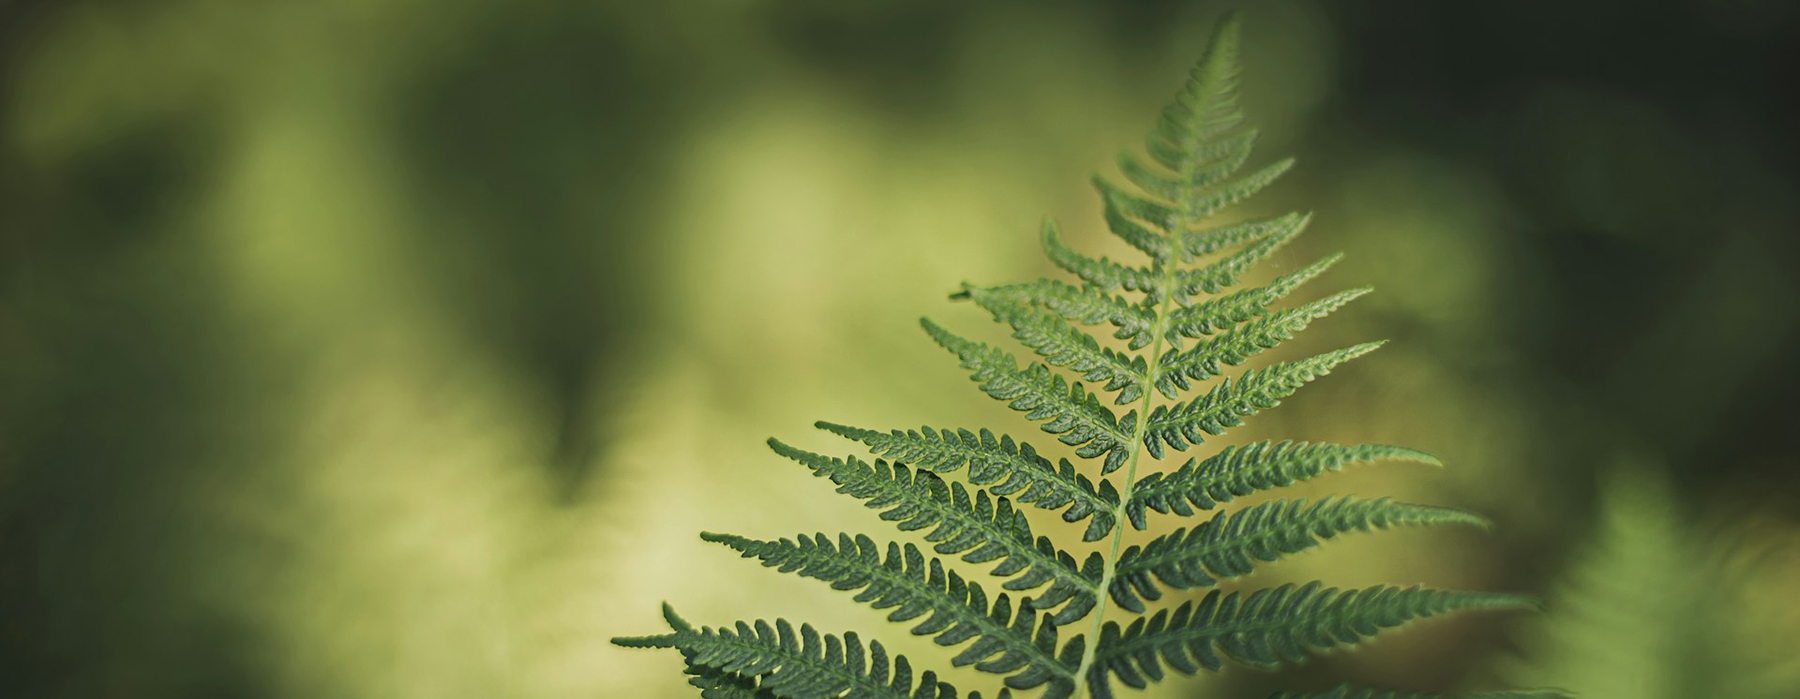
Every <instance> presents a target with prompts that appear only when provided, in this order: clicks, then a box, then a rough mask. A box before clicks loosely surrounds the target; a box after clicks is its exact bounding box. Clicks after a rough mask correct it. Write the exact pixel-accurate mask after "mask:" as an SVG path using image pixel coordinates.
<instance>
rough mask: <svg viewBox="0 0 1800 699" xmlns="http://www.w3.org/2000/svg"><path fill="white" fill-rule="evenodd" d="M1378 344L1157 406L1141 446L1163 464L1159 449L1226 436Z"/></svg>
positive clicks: (1250, 375)
mask: <svg viewBox="0 0 1800 699" xmlns="http://www.w3.org/2000/svg"><path fill="white" fill-rule="evenodd" d="M1382 344H1383V343H1381V342H1366V343H1363V344H1360V345H1356V346H1353V347H1346V348H1344V349H1341V350H1337V351H1334V352H1326V353H1325V354H1321V355H1316V356H1313V357H1309V358H1306V359H1301V360H1298V361H1293V362H1282V363H1279V364H1274V365H1270V366H1268V367H1265V368H1262V369H1251V370H1250V371H1246V372H1244V374H1243V376H1241V377H1239V378H1238V379H1237V380H1236V381H1232V380H1231V379H1225V380H1224V381H1222V382H1220V383H1219V385H1218V386H1216V387H1214V388H1213V390H1212V391H1211V392H1209V393H1207V394H1206V395H1204V396H1201V397H1199V398H1195V399H1194V400H1191V401H1188V402H1186V403H1178V404H1176V405H1174V406H1159V407H1157V408H1156V410H1155V411H1154V412H1152V413H1151V414H1150V417H1149V418H1148V420H1149V422H1148V424H1147V429H1146V433H1145V435H1144V446H1145V447H1146V448H1148V449H1149V450H1150V454H1151V455H1152V456H1155V457H1157V458H1162V455H1163V445H1164V444H1167V445H1169V447H1170V448H1172V449H1175V450H1176V451H1182V450H1185V449H1187V447H1188V445H1189V444H1199V443H1200V442H1202V441H1205V439H1206V436H1207V435H1214V436H1217V435H1220V434H1224V432H1225V430H1226V428H1229V427H1235V426H1237V425H1240V424H1243V421H1244V418H1246V417H1249V416H1251V415H1254V414H1256V413H1257V412H1258V411H1262V410H1267V409H1269V408H1273V407H1275V406H1277V405H1280V404H1281V399H1282V398H1286V397H1288V396H1290V395H1293V393H1294V391H1297V390H1299V389H1300V387H1301V386H1304V385H1306V384H1307V383H1309V382H1311V381H1312V380H1314V379H1316V378H1318V377H1320V376H1324V375H1326V374H1329V373H1331V370H1332V369H1333V368H1335V367H1337V365H1339V364H1342V363H1344V362H1347V361H1350V360H1352V359H1355V358H1357V357H1360V356H1362V355H1365V354H1368V353H1369V352H1372V351H1374V350H1375V348H1377V347H1380V346H1381V345H1382Z"/></svg>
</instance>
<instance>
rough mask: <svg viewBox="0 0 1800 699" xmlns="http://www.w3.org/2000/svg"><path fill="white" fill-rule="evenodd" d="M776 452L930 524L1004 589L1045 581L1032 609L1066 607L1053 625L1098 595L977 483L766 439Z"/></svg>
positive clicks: (939, 547)
mask: <svg viewBox="0 0 1800 699" xmlns="http://www.w3.org/2000/svg"><path fill="white" fill-rule="evenodd" d="M769 446H770V448H772V449H774V450H775V453H777V454H781V455H782V456H785V457H788V458H790V459H793V460H794V461H797V462H799V463H800V464H801V465H803V466H806V467H807V468H808V469H811V470H812V472H813V473H814V474H815V475H818V476H823V477H826V478H829V479H831V482H833V483H836V484H837V486H838V492H840V493H844V494H847V495H850V496H851V497H855V498H857V499H859V500H866V501H867V502H866V503H864V504H865V505H866V506H867V507H869V508H871V509H878V510H882V512H881V518H882V519H884V520H888V521H890V522H894V523H895V524H896V526H898V527H899V529H900V530H901V531H918V530H922V529H927V528H929V529H931V532H930V533H929V534H927V535H926V536H925V539H926V540H927V541H931V542H933V543H935V544H936V546H934V547H933V549H932V550H934V551H936V552H937V553H939V554H942V555H946V556H948V555H953V554H962V560H964V561H966V562H969V563H988V562H992V561H999V564H998V566H996V567H995V568H994V570H993V571H991V574H992V575H994V576H996V577H1001V578H1009V580H1008V581H1007V582H1006V584H1005V585H1002V587H1004V588H1005V589H1008V590H1012V591H1014V592H1024V591H1027V590H1035V589H1037V588H1040V587H1043V586H1044V585H1045V584H1048V585H1049V586H1050V587H1049V588H1048V589H1046V590H1044V591H1043V592H1042V593H1040V594H1039V595H1038V597H1037V600H1036V603H1035V606H1036V607H1037V608H1038V609H1040V610H1049V609H1054V608H1055V607H1056V606H1057V605H1059V604H1063V603H1064V602H1067V605H1066V606H1064V607H1063V608H1062V609H1061V610H1059V611H1058V612H1057V614H1056V617H1055V621H1056V623H1057V624H1058V625H1066V624H1068V623H1070V622H1072V621H1074V620H1076V619H1079V618H1081V617H1082V616H1085V615H1086V614H1087V612H1088V610H1089V609H1092V608H1093V606H1094V603H1095V600H1096V597H1097V596H1098V593H1099V588H1100V583H1099V580H1100V576H1099V573H1097V572H1090V571H1086V570H1083V569H1082V568H1079V567H1077V566H1076V563H1075V558H1074V557H1073V556H1070V555H1069V554H1068V553H1065V552H1063V551H1062V550H1060V549H1058V548H1056V546H1055V545H1053V544H1051V543H1050V540H1049V539H1047V538H1044V537H1033V536H1032V533H1031V524H1030V523H1029V522H1027V521H1026V520H1025V516H1024V515H1023V514H1021V513H1019V512H1018V511H1016V510H1014V509H1013V506H1012V502H1011V501H1009V500H1007V499H1006V498H992V497H990V496H989V495H988V492H987V491H986V490H982V489H980V488H976V489H974V490H975V494H974V495H973V496H971V495H970V494H969V489H968V488H965V487H964V486H963V485H962V484H961V483H945V482H944V480H943V479H942V478H939V477H938V476H937V475H936V474H933V473H931V472H930V471H920V470H915V469H911V468H907V467H906V466H903V465H900V464H889V463H887V462H885V461H881V460H879V459H878V460H876V461H875V462H874V463H868V462H864V461H861V460H859V459H856V458H849V459H834V458H830V457H827V456H823V455H820V454H815V453H812V452H809V451H806V450H804V449H796V448H794V447H791V446H788V445H786V444H783V443H782V442H780V441H778V440H774V439H771V440H769Z"/></svg>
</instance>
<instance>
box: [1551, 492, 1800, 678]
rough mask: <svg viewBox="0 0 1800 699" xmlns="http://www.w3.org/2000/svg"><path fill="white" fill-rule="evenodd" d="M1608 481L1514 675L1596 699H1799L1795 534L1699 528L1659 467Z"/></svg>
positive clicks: (1731, 524) (1735, 524)
mask: <svg viewBox="0 0 1800 699" xmlns="http://www.w3.org/2000/svg"><path fill="white" fill-rule="evenodd" d="M1606 476H1607V480H1606V481H1605V490H1604V493H1603V495H1602V496H1601V502H1600V511H1599V518H1600V521H1599V523H1598V525H1597V527H1596V530H1595V532H1594V536H1593V537H1592V540H1591V541H1589V542H1588V543H1587V545H1586V546H1584V547H1582V548H1580V549H1578V550H1577V551H1576V552H1575V557H1574V562H1573V564H1572V566H1571V570H1570V571H1569V573H1567V574H1566V578H1567V579H1566V580H1565V581H1564V582H1563V583H1562V584H1561V585H1559V586H1558V588H1557V589H1556V591H1555V593H1554V594H1553V595H1552V597H1551V602H1550V604H1551V612H1550V614H1548V615H1547V616H1545V617H1544V618H1543V619H1541V620H1539V623H1537V624H1536V627H1535V628H1534V629H1533V630H1532V631H1533V632H1532V633H1530V634H1528V639H1527V645H1526V648H1527V654H1526V656H1525V657H1524V658H1522V659H1519V660H1518V661H1517V662H1516V663H1515V665H1517V666H1518V667H1517V668H1516V670H1515V674H1517V675H1519V676H1521V677H1522V678H1524V680H1523V681H1525V682H1526V683H1528V684H1534V685H1539V686H1553V687H1560V688H1564V689H1567V690H1569V691H1570V692H1571V693H1572V694H1573V695H1574V696H1578V697H1589V698H1591V699H1665V698H1666V699H1686V698H1687V697H1703V696H1722V697H1742V698H1744V699H1782V698H1784V697H1794V696H1800V660H1797V659H1796V658H1795V656H1794V653H1793V649H1794V648H1795V647H1797V646H1800V618H1797V615H1796V614H1795V612H1794V608H1793V605H1792V604H1791V595H1792V594H1793V591H1792V590H1791V589H1788V588H1789V586H1791V585H1792V583H1793V581H1794V579H1795V577H1794V576H1796V575H1800V544H1796V542H1795V541H1794V540H1793V538H1792V536H1791V532H1783V531H1780V530H1775V531H1770V530H1769V529H1768V528H1767V527H1766V525H1765V524H1764V523H1759V522H1745V521H1742V520H1741V519H1733V520H1729V521H1727V522H1725V523H1723V524H1715V525H1713V526H1699V525H1698V524H1697V520H1698V519H1699V518H1697V517H1695V516H1693V515H1691V514H1687V513H1685V512H1684V511H1683V509H1684V508H1683V503H1682V502H1681V501H1680V500H1679V499H1678V498H1677V497H1676V494H1675V493H1674V492H1673V491H1672V490H1671V488H1670V486H1669V484H1668V483H1667V482H1666V478H1665V477H1664V476H1663V475H1662V474H1661V473H1660V472H1658V471H1657V470H1654V469H1649V468H1627V467H1622V466H1621V467H1615V468H1614V470H1612V471H1610V472H1608V473H1607V474H1606Z"/></svg>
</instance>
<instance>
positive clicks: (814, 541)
mask: <svg viewBox="0 0 1800 699" xmlns="http://www.w3.org/2000/svg"><path fill="white" fill-rule="evenodd" d="M700 537H701V538H702V539H705V540H707V541H711V542H715V543H720V544H724V545H726V546H728V547H730V548H732V549H734V550H736V551H738V552H739V553H741V554H743V555H744V557H745V558H757V559H760V560H761V561H762V563H763V565H765V566H769V567H776V568H779V569H780V570H781V572H784V573H799V574H800V575H802V576H805V577H809V578H817V579H819V580H823V581H826V582H828V583H831V587H832V589H836V590H843V591H852V590H861V592H859V593H858V594H857V595H856V601H858V602H867V603H869V604H870V606H872V607H874V608H875V609H889V608H895V609H894V611H893V612H892V613H890V614H888V621H895V622H899V621H911V620H913V619H917V618H919V617H921V616H925V615H926V614H930V616H929V617H926V618H925V619H924V620H923V621H921V622H919V624H918V625H916V626H914V627H913V629H912V632H913V634H914V635H917V636H932V637H933V639H932V640H933V641H934V642H936V643H937V644H938V645H940V646H955V645H959V644H962V643H964V642H967V641H969V640H974V641H975V642H974V643H973V644H970V645H969V647H968V648H966V649H964V650H963V651H962V652H961V653H958V654H957V655H956V657H955V658H953V659H951V661H950V663H951V664H952V665H955V666H957V667H962V666H965V665H974V666H975V669H977V670H981V671H983V672H991V673H995V674H1001V675H1008V677H1007V678H1006V685H1007V686H1008V687H1011V688H1013V689H1030V688H1032V687H1037V686H1040V685H1043V684H1046V683H1050V682H1055V683H1057V684H1058V685H1059V687H1058V688H1056V690H1060V692H1061V693H1062V694H1064V695H1066V694H1067V693H1068V692H1069V691H1071V690H1072V688H1073V686H1074V683H1075V662H1079V661H1080V656H1079V654H1077V655H1076V657H1075V658H1074V659H1073V661H1070V660H1068V659H1058V658H1057V657H1056V651H1057V647H1056V646H1057V642H1056V641H1057V633H1056V625H1055V624H1053V623H1050V620H1049V619H1048V618H1040V617H1039V615H1038V613H1037V611H1036V610H1035V609H1033V608H1032V606H1031V600H1030V598H1026V599H1024V600H1021V601H1020V602H1019V606H1018V611H1017V613H1014V611H1013V603H1012V600H1011V599H1010V598H1008V597H1007V596H1006V595H1004V594H1002V595H1000V596H999V597H997V598H995V600H994V603H993V606H992V607H991V608H990V607H989V606H988V600H987V593H986V592H984V591H982V589H981V585H980V584H978V583H974V582H968V581H965V580H963V579H962V576H959V575H957V574H956V572H955V571H947V570H945V568H944V565H943V563H942V562H941V561H939V560H938V559H936V558H933V559H930V560H929V561H927V560H926V558H925V556H924V554H922V553H920V552H919V549H918V547H915V546H913V545H912V544H907V545H905V546H904V547H902V546H900V545H899V544H895V543H889V544H888V545H887V558H886V560H883V559H882V557H881V555H880V554H879V552H878V548H877V547H876V544H875V542H874V540H872V539H870V538H869V537H867V536H863V535H860V534H859V535H857V536H856V538H854V539H852V538H851V537H850V536H849V535H847V534H839V535H838V542H837V545H836V546H833V545H832V542H831V539H829V538H827V537H826V536H825V535H824V534H817V535H814V536H812V537H806V536H800V537H797V538H796V540H793V541H790V540H787V539H782V540H780V541H756V540H753V539H746V538H744V537H740V536H732V535H729V534H701V535H700ZM1052 693H1053V694H1054V693H1056V691H1055V690H1052Z"/></svg>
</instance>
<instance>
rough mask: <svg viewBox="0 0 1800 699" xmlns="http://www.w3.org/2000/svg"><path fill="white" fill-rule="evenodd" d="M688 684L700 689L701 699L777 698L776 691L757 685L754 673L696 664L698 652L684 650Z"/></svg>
mask: <svg viewBox="0 0 1800 699" xmlns="http://www.w3.org/2000/svg"><path fill="white" fill-rule="evenodd" d="M682 655H683V656H684V657H686V658H687V667H686V669H685V670H683V672H684V673H686V674H687V676H688V685H689V686H692V687H694V688H696V689H699V690H700V699H777V697H776V696H775V693H774V692H771V691H769V690H767V689H762V688H760V687H757V686H756V677H755V676H754V675H740V674H738V673H735V672H726V671H724V670H720V669H718V668H716V667H708V666H705V665H696V664H694V662H693V658H694V656H695V655H697V654H696V653H691V652H683V653H682Z"/></svg>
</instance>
